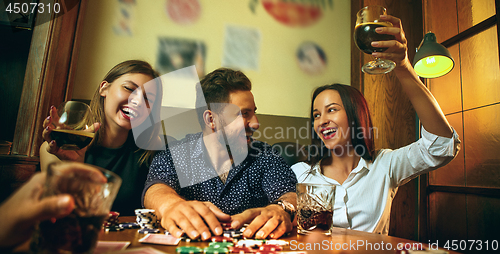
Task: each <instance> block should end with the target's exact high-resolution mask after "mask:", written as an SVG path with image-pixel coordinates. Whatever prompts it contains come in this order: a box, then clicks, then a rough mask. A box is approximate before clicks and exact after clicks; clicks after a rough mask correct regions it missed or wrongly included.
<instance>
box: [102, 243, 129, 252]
mask: <svg viewBox="0 0 500 254" xmlns="http://www.w3.org/2000/svg"><path fill="white" fill-rule="evenodd" d="M129 245H130V242H121V241H116V242H115V241H98V242H97V246H96V248H95V250H94V254H100V253H109V252H112V251H120V250H124V249H126V248H127V247H128V246H129Z"/></svg>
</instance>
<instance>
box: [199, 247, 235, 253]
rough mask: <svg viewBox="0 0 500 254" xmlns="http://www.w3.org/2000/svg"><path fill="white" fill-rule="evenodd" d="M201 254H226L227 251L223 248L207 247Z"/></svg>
mask: <svg viewBox="0 0 500 254" xmlns="http://www.w3.org/2000/svg"><path fill="white" fill-rule="evenodd" d="M203 252H205V253H206V254H223V253H224V254H226V253H229V249H228V248H224V247H221V248H214V247H207V248H205V249H204V250H203Z"/></svg>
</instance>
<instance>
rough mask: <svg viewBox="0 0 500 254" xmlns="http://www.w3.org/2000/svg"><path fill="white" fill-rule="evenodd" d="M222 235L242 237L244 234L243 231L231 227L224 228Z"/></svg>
mask: <svg viewBox="0 0 500 254" xmlns="http://www.w3.org/2000/svg"><path fill="white" fill-rule="evenodd" d="M222 235H223V236H225V237H232V238H241V237H242V236H243V233H242V232H240V231H239V230H236V229H231V230H224V233H223V234H222Z"/></svg>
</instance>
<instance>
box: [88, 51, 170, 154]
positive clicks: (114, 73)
mask: <svg viewBox="0 0 500 254" xmlns="http://www.w3.org/2000/svg"><path fill="white" fill-rule="evenodd" d="M129 73H140V74H144V75H147V76H150V77H151V78H152V79H154V81H155V84H156V88H157V92H156V98H155V103H154V106H153V108H152V109H151V113H150V114H154V115H158V116H159V115H160V110H161V101H162V97H163V89H162V84H161V80H160V78H159V77H160V75H159V74H158V72H156V71H155V70H154V69H153V67H151V65H150V64H149V63H147V62H145V61H141V60H128V61H124V62H121V63H119V64H117V65H116V66H115V67H113V68H112V69H111V70H110V71H109V72H108V73H107V74H106V76H105V77H104V79H103V81H106V82H108V83H109V84H110V85H111V83H112V82H113V81H115V80H117V79H118V78H120V77H121V76H123V75H125V74H129ZM104 99H105V98H104V97H102V96H101V93H100V86H99V87H97V90H96V91H95V93H94V96H93V97H92V100H91V102H90V109H91V110H92V113H94V118H95V119H87V124H88V125H89V126H90V125H92V124H93V123H95V122H99V123H101V128H99V130H98V131H97V133H96V135H95V137H94V140H93V141H92V143H91V144H90V147H92V146H94V145H100V143H101V140H102V138H101V137H102V136H103V135H106V134H105V129H106V128H103V127H104V126H105V125H106V116H105V113H104ZM160 127H161V126H160V125H155V126H154V127H153V128H151V129H148V130H147V131H148V132H150V133H144V134H143V135H141V139H143V138H144V139H145V140H147V142H151V141H152V140H153V139H154V138H157V137H158V135H159V132H160ZM131 135H132V131H130V132H129V137H131ZM153 154H154V151H150V150H144V152H143V154H142V155H141V159H140V163H143V162H145V161H146V160H149V159H150V158H151V157H152V156H153Z"/></svg>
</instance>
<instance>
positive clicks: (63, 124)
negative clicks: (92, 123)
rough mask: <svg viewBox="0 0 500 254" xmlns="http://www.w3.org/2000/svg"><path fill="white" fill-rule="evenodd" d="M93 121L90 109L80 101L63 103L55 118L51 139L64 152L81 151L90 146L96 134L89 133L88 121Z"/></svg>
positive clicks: (58, 108)
mask: <svg viewBox="0 0 500 254" xmlns="http://www.w3.org/2000/svg"><path fill="white" fill-rule="evenodd" d="M89 118H90V119H92V111H91V110H90V107H89V106H88V105H87V104H85V103H83V102H78V101H67V102H63V103H62V104H61V105H60V106H59V107H57V116H55V117H54V119H53V120H54V122H53V123H54V125H55V126H56V128H55V129H53V130H52V132H51V133H50V137H51V138H52V139H53V140H55V141H56V144H57V145H58V146H59V148H61V149H64V150H80V149H82V148H84V147H86V146H88V145H89V144H90V142H92V139H93V138H94V133H92V132H90V131H89V129H88V128H89V126H87V125H86V124H85V123H86V120H87V119H89Z"/></svg>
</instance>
